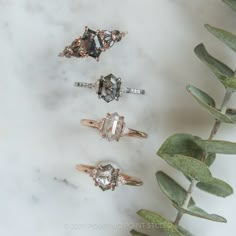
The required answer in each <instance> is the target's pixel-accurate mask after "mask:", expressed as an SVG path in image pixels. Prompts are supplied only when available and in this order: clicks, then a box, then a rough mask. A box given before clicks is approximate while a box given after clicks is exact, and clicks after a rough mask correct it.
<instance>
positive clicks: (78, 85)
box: [74, 82, 95, 89]
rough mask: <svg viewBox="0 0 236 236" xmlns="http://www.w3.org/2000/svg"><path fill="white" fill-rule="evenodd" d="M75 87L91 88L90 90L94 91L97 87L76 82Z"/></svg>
mask: <svg viewBox="0 0 236 236" xmlns="http://www.w3.org/2000/svg"><path fill="white" fill-rule="evenodd" d="M74 86H75V87H82V88H90V89H92V88H94V87H95V84H92V83H85V82H75V83H74Z"/></svg>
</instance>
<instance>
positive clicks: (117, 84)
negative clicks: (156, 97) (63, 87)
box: [74, 74, 145, 102]
mask: <svg viewBox="0 0 236 236" xmlns="http://www.w3.org/2000/svg"><path fill="white" fill-rule="evenodd" d="M74 85H75V87H83V88H89V89H94V90H95V91H96V93H97V94H98V97H99V98H102V99H103V100H104V101H106V102H111V101H113V100H116V101H118V100H119V97H121V96H122V94H124V93H132V94H145V90H143V89H133V88H126V87H123V86H122V81H121V78H117V77H115V76H114V75H113V74H109V75H107V76H105V77H104V76H101V77H100V79H98V80H97V81H96V82H95V83H84V82H75V84H74Z"/></svg>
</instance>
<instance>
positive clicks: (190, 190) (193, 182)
mask: <svg viewBox="0 0 236 236" xmlns="http://www.w3.org/2000/svg"><path fill="white" fill-rule="evenodd" d="M231 95H232V90H231V89H226V92H225V96H224V99H223V102H222V105H221V108H220V111H221V113H222V114H225V113H226V110H227V105H228V102H229V100H230V97H231ZM221 123H222V122H221V121H219V120H216V121H215V124H214V126H213V128H212V130H211V133H210V136H209V138H208V140H212V139H213V138H214V136H215V135H216V133H217V132H218V130H219V128H220V125H221ZM202 159H203V161H204V162H205V160H206V155H204V157H203V158H202ZM197 183H198V181H196V180H194V179H192V180H191V183H190V185H189V188H188V191H187V195H186V198H185V201H184V203H183V206H182V208H184V209H185V208H187V207H188V205H189V202H190V199H191V197H192V193H193V190H194V188H195V186H196V184H197ZM182 217H183V213H182V212H181V211H179V212H178V213H177V216H176V218H175V221H174V224H175V225H179V222H180V220H181V219H182Z"/></svg>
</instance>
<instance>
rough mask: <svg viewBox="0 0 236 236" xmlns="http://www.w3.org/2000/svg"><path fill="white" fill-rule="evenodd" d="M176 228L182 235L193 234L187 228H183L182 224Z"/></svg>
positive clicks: (188, 235)
mask: <svg viewBox="0 0 236 236" xmlns="http://www.w3.org/2000/svg"><path fill="white" fill-rule="evenodd" d="M177 229H178V230H179V232H180V233H181V234H182V235H183V236H194V235H193V234H192V233H190V232H189V231H188V230H186V229H184V228H183V227H182V226H180V225H178V226H177Z"/></svg>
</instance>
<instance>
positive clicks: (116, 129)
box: [81, 112, 148, 141]
mask: <svg viewBox="0 0 236 236" xmlns="http://www.w3.org/2000/svg"><path fill="white" fill-rule="evenodd" d="M81 124H82V125H85V126H88V127H92V128H97V129H98V130H99V131H100V132H101V133H102V137H103V138H107V139H108V141H113V140H116V141H119V139H120V138H121V137H123V136H130V137H138V138H147V136H148V135H147V134H146V133H144V132H141V131H137V130H135V129H131V128H128V127H127V126H126V123H125V122H124V116H120V115H119V114H118V113H117V112H115V113H112V114H110V113H107V115H106V117H105V118H103V119H102V120H100V121H95V120H89V119H82V120H81Z"/></svg>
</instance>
